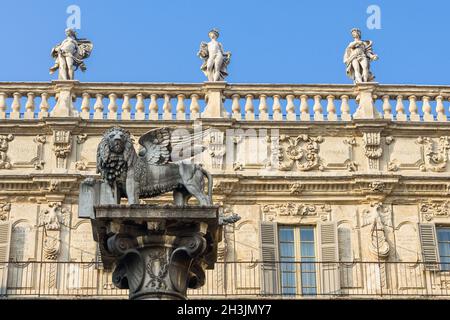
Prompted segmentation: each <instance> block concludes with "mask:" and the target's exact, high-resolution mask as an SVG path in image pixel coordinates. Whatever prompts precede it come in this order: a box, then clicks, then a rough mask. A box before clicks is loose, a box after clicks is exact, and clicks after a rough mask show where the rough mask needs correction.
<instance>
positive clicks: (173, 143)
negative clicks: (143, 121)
mask: <svg viewBox="0 0 450 320" xmlns="http://www.w3.org/2000/svg"><path fill="white" fill-rule="evenodd" d="M173 133H174V130H173V129H170V128H167V127H164V128H158V129H153V130H150V131H149V132H147V133H145V134H144V135H143V136H141V137H140V139H139V144H140V145H141V148H140V150H139V153H136V151H135V149H134V146H133V141H132V139H131V135H130V133H129V132H128V131H127V130H125V129H123V128H120V127H114V128H111V129H109V130H107V131H106V132H105V133H104V135H103V138H102V140H101V142H100V144H99V145H98V148H97V172H99V173H100V174H101V176H102V179H103V180H104V181H105V182H106V183H107V184H108V185H109V186H110V187H111V189H112V190H116V191H115V192H118V193H119V194H118V195H117V198H118V199H120V197H121V196H125V197H127V198H128V203H129V204H138V203H139V198H141V197H142V198H143V197H155V196H158V195H160V194H163V193H166V192H169V191H173V198H174V202H175V205H178V206H184V205H187V202H188V200H189V198H191V197H192V196H193V197H195V198H196V199H197V200H198V201H199V204H200V205H203V206H209V205H212V185H213V181H212V177H211V175H210V173H209V172H208V171H206V170H205V169H204V168H203V167H202V166H201V165H200V164H191V163H185V162H182V161H181V160H184V159H187V158H190V157H192V156H193V155H196V154H198V153H200V152H202V151H203V150H204V147H203V146H199V147H196V148H195V147H192V146H193V141H194V139H195V138H196V136H195V135H192V134H190V135H188V137H181V136H180V137H178V139H176V138H177V137H176V136H175V135H174V134H173ZM202 134H204V133H202ZM177 150H179V151H180V152H178V153H177V152H176V151H177ZM175 158H176V159H175ZM205 178H206V179H207V180H208V194H206V193H205V192H204V187H205ZM113 192H114V191H113Z"/></svg>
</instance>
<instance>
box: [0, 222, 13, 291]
mask: <svg viewBox="0 0 450 320" xmlns="http://www.w3.org/2000/svg"><path fill="white" fill-rule="evenodd" d="M10 242H11V223H10V222H9V221H7V222H0V296H2V295H5V294H6V289H7V280H8V261H9V247H10Z"/></svg>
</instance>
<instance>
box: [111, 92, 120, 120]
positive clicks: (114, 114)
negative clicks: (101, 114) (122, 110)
mask: <svg viewBox="0 0 450 320" xmlns="http://www.w3.org/2000/svg"><path fill="white" fill-rule="evenodd" d="M108 97H109V104H108V119H111V120H116V119H117V109H119V107H118V105H117V94H115V93H110V94H109V96H108Z"/></svg>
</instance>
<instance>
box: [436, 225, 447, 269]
mask: <svg viewBox="0 0 450 320" xmlns="http://www.w3.org/2000/svg"><path fill="white" fill-rule="evenodd" d="M436 232H437V241H438V247H439V257H440V260H441V270H444V271H450V227H437V228H436Z"/></svg>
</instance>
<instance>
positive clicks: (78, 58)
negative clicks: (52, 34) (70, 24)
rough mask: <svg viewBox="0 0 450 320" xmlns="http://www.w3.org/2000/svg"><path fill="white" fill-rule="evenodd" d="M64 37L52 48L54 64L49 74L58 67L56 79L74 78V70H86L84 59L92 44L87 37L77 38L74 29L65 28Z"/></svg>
mask: <svg viewBox="0 0 450 320" xmlns="http://www.w3.org/2000/svg"><path fill="white" fill-rule="evenodd" d="M66 35H67V37H66V39H64V41H63V42H61V43H59V44H58V45H56V46H55V47H53V48H52V53H51V55H52V57H53V59H55V65H54V66H53V67H51V68H50V74H53V73H54V72H55V71H56V70H58V69H59V74H58V80H74V74H75V71H76V70H77V69H78V68H80V69H81V71H83V72H84V71H85V70H86V65H85V64H84V59H86V58H88V57H89V56H90V55H91V51H92V48H93V47H94V45H93V44H92V42H91V41H89V40H87V39H78V38H77V34H76V32H75V30H74V29H70V28H69V29H66Z"/></svg>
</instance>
